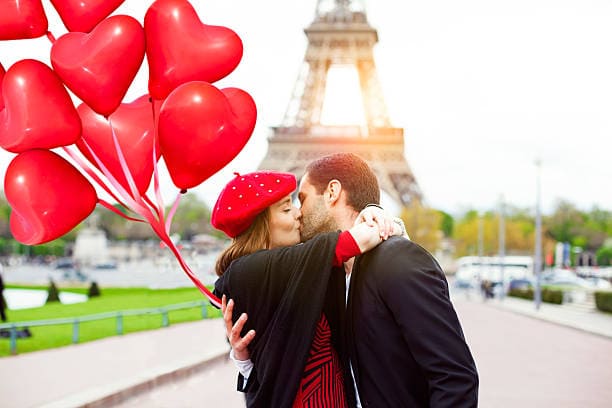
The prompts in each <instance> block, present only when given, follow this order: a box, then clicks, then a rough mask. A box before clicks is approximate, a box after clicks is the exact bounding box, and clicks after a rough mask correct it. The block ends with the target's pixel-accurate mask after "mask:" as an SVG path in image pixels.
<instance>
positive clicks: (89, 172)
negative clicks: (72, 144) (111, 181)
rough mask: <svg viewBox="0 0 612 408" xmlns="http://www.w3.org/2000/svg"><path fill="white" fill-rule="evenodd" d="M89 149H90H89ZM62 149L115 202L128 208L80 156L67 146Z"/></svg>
mask: <svg viewBox="0 0 612 408" xmlns="http://www.w3.org/2000/svg"><path fill="white" fill-rule="evenodd" d="M87 148H88V149H89V147H87ZM62 149H63V150H64V151H65V152H66V153H67V154H68V155H69V156H70V157H71V158H72V160H74V161H75V162H76V163H77V164H78V165H79V166H80V167H81V169H83V170H84V171H85V173H87V175H88V176H89V177H91V178H92V179H93V180H94V181H95V182H96V183H97V184H98V185H99V186H100V187H102V188H103V189H104V191H106V192H107V193H108V194H109V195H110V196H111V197H113V198H114V199H115V201H117V202H118V203H119V204H121V205H122V206H124V207H126V208H128V206H127V205H125V204H124V203H123V201H121V200H120V199H119V198H118V197H117V195H116V194H115V193H114V192H113V191H112V190H111V189H110V188H108V186H107V185H106V184H105V183H104V182H103V181H102V179H100V177H98V175H97V174H96V173H95V172H94V171H93V170H92V169H91V168H90V167H89V166H88V165H87V164H86V163H85V162H84V161H83V160H82V159H81V158H80V157H79V156H77V155H76V154H75V153H74V152H73V151H72V150H70V149H69V148H67V147H66V146H63V147H62ZM90 151H91V150H90Z"/></svg>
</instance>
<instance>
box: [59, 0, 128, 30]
mask: <svg viewBox="0 0 612 408" xmlns="http://www.w3.org/2000/svg"><path fill="white" fill-rule="evenodd" d="M123 1H124V0H51V4H53V7H55V9H56V10H57V13H58V14H59V15H60V17H61V19H62V21H63V22H64V25H65V26H66V28H67V29H68V30H69V31H80V32H82V33H88V32H90V31H91V30H92V29H93V28H94V27H95V26H96V25H98V23H99V22H100V21H102V20H104V19H105V18H106V17H107V16H108V15H109V14H110V13H112V12H113V11H115V9H117V7H119V6H120V5H121V3H123Z"/></svg>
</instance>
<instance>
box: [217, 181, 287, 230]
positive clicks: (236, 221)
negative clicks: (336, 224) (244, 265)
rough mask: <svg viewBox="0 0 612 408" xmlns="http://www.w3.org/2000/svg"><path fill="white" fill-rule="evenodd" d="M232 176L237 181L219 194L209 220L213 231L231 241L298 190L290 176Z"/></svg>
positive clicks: (232, 182)
mask: <svg viewBox="0 0 612 408" xmlns="http://www.w3.org/2000/svg"><path fill="white" fill-rule="evenodd" d="M234 174H236V177H235V178H234V179H233V180H232V181H230V182H229V183H227V185H226V186H225V188H223V190H222V191H221V194H219V198H218V199H217V203H216V204H215V207H214V208H213V211H212V218H211V220H210V223H211V224H212V226H213V227H215V228H216V229H218V230H221V231H223V232H225V233H226V234H227V235H228V236H229V237H231V238H235V237H237V236H238V235H240V234H242V233H243V232H244V231H246V230H247V229H248V228H249V227H250V226H251V224H252V223H253V220H255V217H256V216H257V215H258V214H260V213H261V212H263V211H264V210H265V209H266V208H268V207H269V206H271V205H272V204H274V203H276V202H277V201H279V200H281V199H282V198H283V197H285V196H287V195H289V194H291V193H292V192H293V191H294V190H295V189H296V187H297V181H296V179H295V176H294V175H293V174H291V173H280V172H275V171H256V172H253V173H248V174H243V175H240V174H238V173H234Z"/></svg>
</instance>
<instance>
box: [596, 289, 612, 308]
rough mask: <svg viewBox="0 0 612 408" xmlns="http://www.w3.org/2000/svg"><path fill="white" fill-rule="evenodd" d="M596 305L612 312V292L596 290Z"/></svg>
mask: <svg viewBox="0 0 612 408" xmlns="http://www.w3.org/2000/svg"><path fill="white" fill-rule="evenodd" d="M595 306H597V309H599V310H601V311H604V312H610V313H612V292H601V291H596V292H595Z"/></svg>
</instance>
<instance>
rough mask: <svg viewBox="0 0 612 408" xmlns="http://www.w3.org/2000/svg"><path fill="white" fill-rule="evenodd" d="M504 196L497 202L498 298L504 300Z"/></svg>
mask: <svg viewBox="0 0 612 408" xmlns="http://www.w3.org/2000/svg"><path fill="white" fill-rule="evenodd" d="M504 211H505V209H504V196H503V195H502V196H501V199H500V203H499V275H500V280H501V289H502V290H501V295H500V300H504V296H505V295H506V290H505V285H504V262H505V259H504V258H505V257H506V220H505V219H504Z"/></svg>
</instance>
